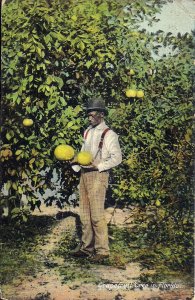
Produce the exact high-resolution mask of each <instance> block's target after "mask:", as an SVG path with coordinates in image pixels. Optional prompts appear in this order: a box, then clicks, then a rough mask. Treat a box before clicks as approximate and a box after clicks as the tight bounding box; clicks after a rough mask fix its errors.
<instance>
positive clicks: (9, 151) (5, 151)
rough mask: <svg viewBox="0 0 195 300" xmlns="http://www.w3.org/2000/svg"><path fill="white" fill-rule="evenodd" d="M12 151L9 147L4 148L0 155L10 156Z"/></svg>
mask: <svg viewBox="0 0 195 300" xmlns="http://www.w3.org/2000/svg"><path fill="white" fill-rule="evenodd" d="M12 154H13V153H12V151H11V150H10V149H5V150H2V152H1V155H2V156H3V157H11V156H12Z"/></svg>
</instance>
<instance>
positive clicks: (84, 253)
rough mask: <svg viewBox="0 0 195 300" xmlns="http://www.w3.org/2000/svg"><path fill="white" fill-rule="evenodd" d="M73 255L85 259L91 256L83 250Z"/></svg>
mask: <svg viewBox="0 0 195 300" xmlns="http://www.w3.org/2000/svg"><path fill="white" fill-rule="evenodd" d="M71 255H72V256H74V257H83V258H84V257H89V256H90V254H88V253H86V252H84V251H82V250H81V249H80V250H78V251H75V252H72V253H71Z"/></svg>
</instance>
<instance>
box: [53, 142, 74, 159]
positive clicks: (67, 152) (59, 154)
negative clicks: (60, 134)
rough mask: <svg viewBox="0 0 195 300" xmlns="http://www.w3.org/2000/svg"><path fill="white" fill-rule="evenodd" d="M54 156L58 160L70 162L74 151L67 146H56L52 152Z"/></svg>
mask: <svg viewBox="0 0 195 300" xmlns="http://www.w3.org/2000/svg"><path fill="white" fill-rule="evenodd" d="M54 155H55V157H56V158H57V159H59V160H70V159H72V158H73V157H74V149H73V148H72V147H71V146H68V145H63V144H62V145H58V146H57V147H56V148H55V150H54Z"/></svg>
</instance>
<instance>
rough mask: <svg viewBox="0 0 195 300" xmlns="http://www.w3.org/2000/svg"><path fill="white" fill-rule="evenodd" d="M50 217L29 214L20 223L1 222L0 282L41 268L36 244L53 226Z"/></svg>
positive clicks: (53, 221) (32, 272) (9, 280)
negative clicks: (22, 222)
mask: <svg viewBox="0 0 195 300" xmlns="http://www.w3.org/2000/svg"><path fill="white" fill-rule="evenodd" d="M55 222H56V221H55V220H54V219H53V218H51V217H45V216H43V217H36V216H31V217H30V218H29V220H28V222H27V223H25V224H23V225H20V227H18V226H16V225H14V224H7V223H6V222H4V223H2V224H1V226H0V236H1V240H0V246H1V251H0V261H1V265H0V282H1V284H8V283H11V282H12V281H13V280H15V279H16V278H19V277H23V276H25V275H32V276H33V275H35V273H36V272H37V270H39V269H40V268H41V263H40V260H39V256H38V252H37V246H38V245H39V244H40V243H42V242H43V241H44V238H45V237H46V235H47V233H48V232H49V231H50V230H51V227H53V226H54V224H55Z"/></svg>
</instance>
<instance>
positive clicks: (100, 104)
mask: <svg viewBox="0 0 195 300" xmlns="http://www.w3.org/2000/svg"><path fill="white" fill-rule="evenodd" d="M90 111H100V112H104V113H105V114H107V109H106V106H105V101H104V100H103V98H102V97H94V98H92V99H90V100H89V102H88V104H87V113H89V112H90Z"/></svg>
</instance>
